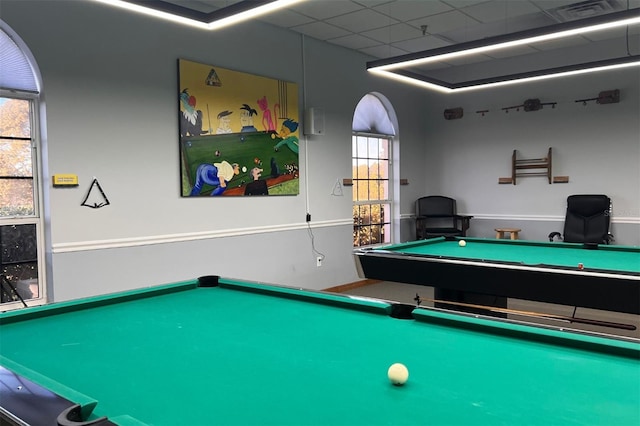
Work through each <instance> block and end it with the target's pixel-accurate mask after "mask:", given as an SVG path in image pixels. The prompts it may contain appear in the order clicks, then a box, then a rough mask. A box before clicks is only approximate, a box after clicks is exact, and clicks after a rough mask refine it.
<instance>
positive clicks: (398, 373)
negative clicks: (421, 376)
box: [387, 362, 409, 386]
mask: <svg viewBox="0 0 640 426" xmlns="http://www.w3.org/2000/svg"><path fill="white" fill-rule="evenodd" d="M387 376H388V377H389V381H390V382H391V383H393V384H394V385H396V386H401V385H404V384H405V383H406V381H407V379H408V378H409V370H407V367H405V366H404V364H400V363H399V362H397V363H395V364H392V365H391V367H389V371H388V372H387Z"/></svg>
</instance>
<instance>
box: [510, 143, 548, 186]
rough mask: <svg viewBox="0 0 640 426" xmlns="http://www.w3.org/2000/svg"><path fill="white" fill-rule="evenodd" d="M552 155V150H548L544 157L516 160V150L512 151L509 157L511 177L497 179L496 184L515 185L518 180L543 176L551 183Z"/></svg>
mask: <svg viewBox="0 0 640 426" xmlns="http://www.w3.org/2000/svg"><path fill="white" fill-rule="evenodd" d="M552 154H553V153H552V149H551V148H549V151H548V152H547V156H546V157H542V158H518V150H516V149H514V150H513V154H512V155H511V177H510V178H498V183H501V184H506V183H511V184H513V185H515V184H516V183H517V180H518V178H522V177H532V176H545V177H546V178H547V180H548V181H549V183H553V178H552V176H551V165H552Z"/></svg>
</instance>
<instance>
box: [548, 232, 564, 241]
mask: <svg viewBox="0 0 640 426" xmlns="http://www.w3.org/2000/svg"><path fill="white" fill-rule="evenodd" d="M560 235H562V234H560V233H559V232H552V233H550V234H549V241H551V242H553V239H554V238H555V237H560Z"/></svg>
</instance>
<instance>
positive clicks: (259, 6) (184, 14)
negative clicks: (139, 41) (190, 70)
mask: <svg viewBox="0 0 640 426" xmlns="http://www.w3.org/2000/svg"><path fill="white" fill-rule="evenodd" d="M94 1H97V2H100V3H104V4H108V5H110V6H116V7H120V8H123V9H126V10H130V11H133V12H138V13H144V14H145V15H149V16H154V17H156V18H162V19H166V20H168V21H172V22H176V23H179V24H184V25H189V26H192V27H196V28H199V29H204V30H217V29H220V28H224V27H227V26H229V25H234V24H237V23H239V22H242V21H246V20H249V19H252V18H256V17H258V16H261V15H265V14H267V13H270V12H273V11H275V10H277V9H282V8H284V7H288V6H290V5H292V4H294V3H299V2H301V1H305V0H271V1H259V0H258V1H247V0H245V1H239V2H237V3H234V4H231V5H230V6H227V7H223V8H221V9H218V10H215V11H213V12H210V13H205V12H198V11H195V10H191V9H188V8H186V7H183V6H180V5H177V4H173V3H168V2H165V1H160V0H156V1H144V0H94Z"/></svg>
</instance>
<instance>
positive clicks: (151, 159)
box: [0, 0, 640, 300]
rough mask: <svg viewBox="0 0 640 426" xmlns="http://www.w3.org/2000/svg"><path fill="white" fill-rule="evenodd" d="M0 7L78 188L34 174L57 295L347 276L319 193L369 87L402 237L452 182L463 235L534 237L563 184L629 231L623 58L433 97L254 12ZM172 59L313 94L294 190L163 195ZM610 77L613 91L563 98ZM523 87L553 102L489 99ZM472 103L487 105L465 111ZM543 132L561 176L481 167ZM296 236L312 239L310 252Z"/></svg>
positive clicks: (553, 219)
mask: <svg viewBox="0 0 640 426" xmlns="http://www.w3.org/2000/svg"><path fill="white" fill-rule="evenodd" d="M0 19H2V20H4V21H5V22H6V23H7V24H8V25H9V26H11V27H12V29H13V30H15V31H16V32H17V33H18V34H19V35H20V36H21V37H22V39H23V40H24V41H25V42H26V44H27V45H28V46H29V48H30V49H31V51H32V53H33V55H34V57H35V58H36V60H37V62H38V66H39V68H40V71H41V74H42V77H43V84H44V85H43V95H44V101H45V103H46V110H47V117H46V119H47V134H48V148H49V151H48V152H49V155H48V159H47V161H48V164H49V170H50V172H51V173H52V174H53V173H75V174H78V175H79V178H80V186H79V187H78V188H76V189H53V188H51V187H50V185H51V183H50V182H49V181H46V182H45V185H46V187H47V189H48V190H49V191H50V207H51V208H50V210H51V217H50V225H51V240H52V246H51V247H50V250H51V252H52V258H53V263H52V268H51V270H52V272H51V274H50V275H51V276H50V277H49V279H51V280H53V288H54V296H55V299H56V300H65V299H71V298H74V297H80V296H88V295H93V294H100V293H108V292H111V291H117V290H125V289H130V288H136V287H141V286H147V285H154V284H159V283H164V282H171V281H175V280H181V279H190V278H194V277H197V276H199V275H204V274H221V275H225V276H230V277H234V278H239V279H251V280H261V281H265V282H272V283H281V284H287V285H294V286H300V287H307V288H313V289H321V288H327V287H331V286H335V285H339V284H344V283H348V282H352V281H355V280H357V279H358V277H357V275H356V271H355V268H354V265H353V259H352V258H351V249H352V247H351V238H352V237H351V232H352V227H351V223H352V218H351V192H350V188H349V187H346V188H345V192H344V196H343V197H335V196H332V195H330V194H331V190H332V188H333V185H334V184H335V181H336V179H342V178H345V177H350V176H351V162H350V155H351V135H350V129H351V120H352V115H353V111H354V108H355V106H356V104H357V102H358V101H359V100H360V98H361V97H362V96H364V95H365V94H366V93H369V92H373V91H376V92H380V93H382V94H384V95H385V96H386V97H387V98H388V99H389V100H390V101H391V103H392V104H393V106H394V108H395V110H396V115H397V117H398V121H399V139H400V149H401V151H400V158H401V164H399V165H398V164H396V165H395V166H396V167H400V176H401V177H402V178H406V179H408V180H409V185H407V186H402V187H400V190H401V192H400V194H397V195H398V198H399V202H400V211H401V213H402V216H403V218H404V219H405V220H404V221H403V226H402V229H403V236H402V238H401V239H403V240H405V239H409V238H411V234H412V225H411V219H410V216H411V215H412V214H413V209H414V200H415V199H416V198H418V197H419V196H422V195H425V194H429V193H441V194H446V195H450V196H454V197H456V198H458V199H459V200H460V201H459V202H460V211H461V212H465V213H470V214H474V215H476V216H477V220H476V221H475V222H473V223H475V224H473V225H472V230H471V231H472V234H473V233H475V234H474V235H481V236H491V235H489V234H491V232H490V231H492V228H493V227H495V226H496V225H497V224H504V223H507V222H509V223H511V222H515V223H516V224H518V225H520V227H522V228H523V229H525V230H526V232H523V234H524V236H529V235H531V236H534V235H535V236H536V237H542V236H543V234H542V229H544V228H546V226H541V227H540V230H538V231H536V232H535V233H534V232H533V231H532V230H530V229H528V228H527V226H526V225H527V224H532V225H533V224H538V225H539V224H540V222H541V221H542V222H544V221H548V222H549V223H548V225H549V228H552V229H551V230H555V229H557V227H558V226H560V225H561V222H562V217H563V215H564V200H565V199H566V196H567V195H569V194H571V193H580V192H604V193H607V194H609V195H610V196H612V198H613V200H614V210H615V212H616V215H617V216H618V217H614V220H619V221H620V220H622V222H624V223H622V222H619V223H620V224H621V225H624V226H628V227H629V228H628V229H629V230H628V231H625V234H626V235H630V236H632V237H633V238H635V240H634V239H633V238H631V237H629V238H626V237H623V238H620V236H618V235H616V237H617V239H618V240H619V242H627V241H632V243H633V244H638V238H636V236H637V235H638V228H639V226H638V225H639V223H640V219H639V217H640V205H639V203H640V194H639V193H638V185H639V182H640V176H639V171H638V164H639V163H640V146H639V145H640V142H639V139H640V138H639V136H640V129H639V128H638V115H639V107H638V93H639V88H638V72H637V70H636V71H625V72H617V73H615V74H610V75H607V76H603V75H599V76H590V77H586V76H585V77H579V78H575V79H572V80H570V81H561V82H553V83H538V84H536V85H533V86H526V87H518V86H516V87H513V88H509V89H499V90H492V91H489V92H475V93H469V94H466V95H456V96H453V97H447V98H445V97H444V96H443V95H439V94H436V93H433V92H428V91H423V90H420V89H416V88H414V87H412V86H407V85H401V84H397V83H393V82H389V81H386V80H382V79H379V78H376V77H372V76H370V75H369V74H368V73H367V72H366V70H365V63H366V61H367V60H370V59H371V58H367V57H365V56H363V55H359V54H356V53H354V52H351V51H348V50H346V49H343V48H340V47H337V46H333V45H330V44H326V43H323V42H319V41H316V40H313V39H310V38H303V37H302V36H300V35H299V34H294V33H290V32H288V31H284V30H281V29H278V28H274V27H271V26H269V25H267V24H263V23H260V22H254V23H249V24H242V25H238V26H235V27H232V28H229V29H225V30H222V31H220V32H203V31H200V30H195V29H190V28H187V27H182V26H178V25H175V24H171V23H166V22H164V21H159V20H157V19H153V18H150V17H145V16H141V15H136V14H132V13H127V12H123V11H121V10H116V9H112V8H109V7H107V6H105V5H102V4H98V3H94V2H88V1H83V2H78V1H62V0H60V1H28V2H26V1H19V0H2V7H1V8H0ZM178 58H185V59H189V60H193V61H198V62H203V63H210V64H213V65H218V66H221V67H225V68H230V69H234V70H238V71H243V72H250V73H254V74H259V75H264V76H268V77H272V78H279V79H284V80H289V81H293V82H296V83H298V84H299V89H300V90H299V91H300V94H301V99H300V108H301V110H302V108H304V107H305V106H307V107H318V108H323V109H324V111H325V127H326V133H325V135H324V136H322V137H309V138H301V150H300V159H301V165H300V169H301V185H300V188H301V193H300V195H298V196H293V197H267V198H260V199H253V198H252V199H250V200H249V199H244V198H229V199H222V200H218V199H217V200H210V199H203V198H198V199H190V198H181V197H180V196H179V189H180V179H179V152H178V143H177V139H178V138H177V134H178V129H177V125H178V123H177V121H178V120H177V116H178V102H177V96H178V88H177V59H178ZM614 88H618V89H620V90H621V92H622V96H623V99H622V102H621V103H620V104H617V105H596V104H590V105H589V106H587V107H583V106H582V105H579V104H573V100H574V99H578V98H584V97H592V96H596V95H597V93H598V92H599V91H600V90H608V89H614ZM303 94H304V95H305V96H304V98H303V97H302V95H303ZM531 97H537V98H540V99H541V100H542V101H544V102H546V101H557V102H559V105H558V108H557V109H556V110H551V109H547V108H545V109H543V110H542V111H538V112H532V113H524V112H520V113H515V112H514V113H509V114H508V115H505V114H504V113H503V112H501V111H499V109H500V108H501V107H504V106H509V105H513V104H514V103H516V104H517V103H521V102H522V101H524V100H525V99H527V98H531ZM457 106H462V107H464V108H465V117H464V118H463V119H462V120H456V121H445V120H444V119H443V117H442V112H443V110H444V109H445V108H450V107H457ZM487 108H488V109H491V113H490V114H488V115H487V116H485V117H480V116H479V115H476V114H475V113H474V111H475V110H479V109H487ZM549 146H553V147H554V148H555V154H556V155H555V161H554V163H555V166H554V174H561V175H569V176H570V178H571V182H570V183H569V184H565V185H548V184H546V183H545V182H544V181H543V180H542V179H541V178H528V179H525V180H523V181H522V183H521V184H520V183H519V184H518V185H516V186H509V185H498V184H497V179H498V177H500V176H507V175H508V174H509V173H510V170H509V161H510V156H511V152H512V150H513V149H518V150H520V151H521V152H522V153H523V155H526V156H540V155H542V154H544V153H545V152H546V149H547V148H548V147H549ZM94 176H95V177H97V178H98V179H99V181H100V183H101V185H102V187H103V189H104V190H105V192H106V194H107V196H108V198H109V200H110V202H111V205H109V206H107V207H104V208H101V209H89V208H86V207H81V206H80V203H81V202H82V199H83V198H84V196H85V194H86V191H87V190H88V188H89V185H90V183H91V181H92V179H93V177H94ZM221 206H222V208H221ZM307 212H309V213H310V214H311V216H312V221H311V224H310V225H311V233H312V235H313V239H312V237H311V234H310V232H309V229H308V228H307V224H306V223H305V215H306V213H307ZM543 225H546V224H544V223H543ZM545 232H546V231H545ZM614 233H615V232H614ZM620 240H622V241H620ZM312 241H313V244H314V246H315V248H316V249H317V250H318V251H320V252H322V253H323V254H325V255H326V260H325V262H324V265H323V266H322V267H321V268H317V267H316V266H315V257H316V254H315V253H314V251H313V247H312ZM634 241H635V242H634Z"/></svg>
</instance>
